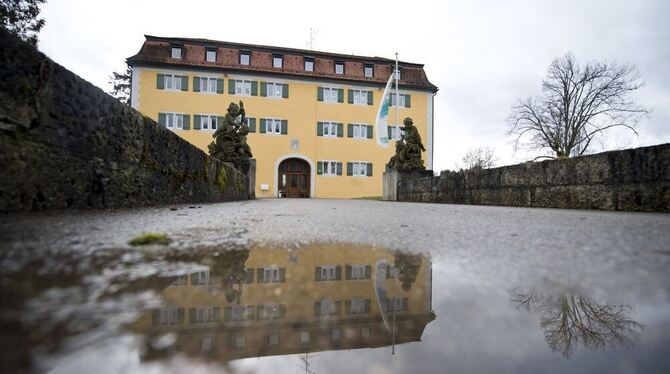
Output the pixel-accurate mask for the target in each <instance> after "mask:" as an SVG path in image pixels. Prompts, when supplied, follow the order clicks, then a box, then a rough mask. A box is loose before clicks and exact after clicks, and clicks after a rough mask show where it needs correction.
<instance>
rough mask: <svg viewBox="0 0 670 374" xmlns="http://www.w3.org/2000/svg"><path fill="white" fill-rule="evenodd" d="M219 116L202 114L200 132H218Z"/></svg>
mask: <svg viewBox="0 0 670 374" xmlns="http://www.w3.org/2000/svg"><path fill="white" fill-rule="evenodd" d="M217 121H218V116H216V115H213V114H200V130H212V131H216V129H217V125H218V123H217Z"/></svg>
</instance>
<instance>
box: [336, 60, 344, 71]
mask: <svg viewBox="0 0 670 374" xmlns="http://www.w3.org/2000/svg"><path fill="white" fill-rule="evenodd" d="M335 74H344V62H338V61H335Z"/></svg>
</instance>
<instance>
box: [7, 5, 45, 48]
mask: <svg viewBox="0 0 670 374" xmlns="http://www.w3.org/2000/svg"><path fill="white" fill-rule="evenodd" d="M45 1H46V0H0V28H1V29H4V30H7V31H8V32H9V33H11V34H13V35H16V36H18V37H19V38H21V39H23V40H24V41H26V42H28V43H30V44H32V45H34V46H37V34H38V33H39V32H40V30H41V29H42V27H44V19H41V18H37V17H38V16H39V14H40V5H41V4H43V3H44V2H45Z"/></svg>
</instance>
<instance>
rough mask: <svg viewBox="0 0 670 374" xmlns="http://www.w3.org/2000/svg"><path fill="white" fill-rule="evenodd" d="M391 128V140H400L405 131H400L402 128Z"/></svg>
mask: <svg viewBox="0 0 670 374" xmlns="http://www.w3.org/2000/svg"><path fill="white" fill-rule="evenodd" d="M388 128H389V134H390V135H391V136H390V137H389V140H400V139H401V138H402V136H403V135H404V133H405V132H404V131H402V130H401V129H400V126H393V125H391V126H388Z"/></svg>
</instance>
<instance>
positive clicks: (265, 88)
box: [261, 82, 268, 97]
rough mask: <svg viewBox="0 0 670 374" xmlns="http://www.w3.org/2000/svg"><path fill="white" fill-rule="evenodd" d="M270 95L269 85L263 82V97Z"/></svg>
mask: <svg viewBox="0 0 670 374" xmlns="http://www.w3.org/2000/svg"><path fill="white" fill-rule="evenodd" d="M267 95H268V84H267V83H265V82H261V96H262V97H265V96H267Z"/></svg>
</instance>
